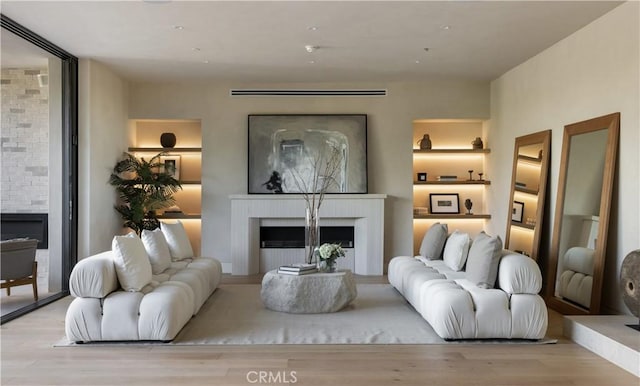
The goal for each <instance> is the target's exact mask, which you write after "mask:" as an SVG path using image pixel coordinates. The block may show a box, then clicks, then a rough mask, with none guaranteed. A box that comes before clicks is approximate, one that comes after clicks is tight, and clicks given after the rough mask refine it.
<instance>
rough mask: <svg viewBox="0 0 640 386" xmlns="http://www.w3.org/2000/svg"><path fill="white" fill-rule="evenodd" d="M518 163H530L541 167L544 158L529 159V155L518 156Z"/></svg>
mask: <svg viewBox="0 0 640 386" xmlns="http://www.w3.org/2000/svg"><path fill="white" fill-rule="evenodd" d="M518 161H525V162H528V163H532V164H536V165H540V164H541V163H542V158H535V157H529V156H527V155H518Z"/></svg>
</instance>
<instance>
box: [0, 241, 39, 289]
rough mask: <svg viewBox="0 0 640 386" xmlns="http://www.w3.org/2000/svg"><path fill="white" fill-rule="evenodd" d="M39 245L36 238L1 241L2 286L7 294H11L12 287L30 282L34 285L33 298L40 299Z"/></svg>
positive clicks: (0, 285)
mask: <svg viewBox="0 0 640 386" xmlns="http://www.w3.org/2000/svg"><path fill="white" fill-rule="evenodd" d="M37 246H38V240H35V239H13V240H7V241H2V242H0V279H2V283H1V284H0V288H6V289H7V296H10V295H11V287H16V286H21V285H28V284H30V285H31V286H32V287H33V299H34V300H38V285H37V283H36V279H37V277H38V275H37V271H38V262H36V248H37Z"/></svg>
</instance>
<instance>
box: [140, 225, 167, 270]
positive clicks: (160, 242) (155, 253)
mask: <svg viewBox="0 0 640 386" xmlns="http://www.w3.org/2000/svg"><path fill="white" fill-rule="evenodd" d="M142 243H143V244H144V249H145V250H146V251H147V255H149V262H150V263H151V271H152V272H153V274H154V275H158V274H160V273H162V272H164V271H165V270H166V269H167V268H169V267H170V266H171V251H170V250H169V244H167V240H166V239H165V238H164V233H162V230H161V229H159V228H158V229H155V230H152V231H150V230H146V229H145V230H143V231H142Z"/></svg>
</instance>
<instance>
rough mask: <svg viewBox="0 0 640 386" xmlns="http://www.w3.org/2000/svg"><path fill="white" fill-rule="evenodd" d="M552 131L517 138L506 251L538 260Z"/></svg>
mask: <svg viewBox="0 0 640 386" xmlns="http://www.w3.org/2000/svg"><path fill="white" fill-rule="evenodd" d="M550 141H551V131H550V130H546V131H541V132H538V133H534V134H529V135H525V136H522V137H518V138H516V143H515V148H514V155H513V171H512V182H511V195H510V197H511V200H510V201H511V202H510V203H509V208H511V210H510V211H509V218H508V219H507V232H506V238H505V248H507V249H510V250H513V251H516V252H519V253H522V254H524V255H527V256H530V257H531V258H533V259H534V260H537V259H538V249H539V248H540V235H541V228H542V223H543V215H544V202H545V195H546V194H545V193H546V186H547V174H548V168H549V148H550Z"/></svg>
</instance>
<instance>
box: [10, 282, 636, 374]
mask: <svg viewBox="0 0 640 386" xmlns="http://www.w3.org/2000/svg"><path fill="white" fill-rule="evenodd" d="M259 281H260V277H259V276H251V277H240V278H239V277H230V276H226V275H225V278H224V279H223V282H224V283H225V284H242V283H259ZM357 281H358V282H360V283H386V279H385V278H379V277H376V278H369V277H364V278H363V277H358V278H357ZM70 301H71V299H70V298H65V299H63V300H60V301H58V302H55V303H53V304H51V305H48V306H46V307H44V308H42V309H39V310H37V311H35V312H32V313H30V314H28V315H26V316H23V317H21V318H18V319H16V320H14V321H11V322H9V323H5V324H4V325H2V328H1V331H0V339H1V348H2V352H1V362H2V363H1V366H2V374H1V379H0V384H2V385H230V386H231V385H252V384H281V385H282V384H299V385H334V386H350V385H368V386H369V385H372V386H375V385H380V386H383V385H395V384H397V385H445V386H446V385H492V386H493V385H511V386H513V385H563V386H565V385H579V386H605V385H606V386H609V385H633V386H638V385H639V384H640V380H639V379H638V378H636V377H634V376H633V375H631V374H630V373H627V372H626V371H624V370H622V369H620V368H618V367H617V366H615V365H613V364H611V363H609V362H608V361H606V360H604V359H602V358H600V357H599V356H597V355H595V354H593V353H591V352H590V351H588V350H586V349H584V348H582V347H581V346H579V345H577V344H574V343H572V342H570V341H567V340H566V339H564V338H563V337H562V336H561V334H562V317H561V316H560V315H558V314H556V313H554V312H551V314H550V326H549V334H548V335H549V336H551V337H555V338H558V339H559V342H558V344H555V345H516V344H510V345H466V344H448V345H261V346H192V347H187V346H160V345H158V346H155V345H146V346H127V345H114V346H81V347H58V348H54V347H53V346H52V345H53V343H55V342H57V341H58V340H60V339H61V338H62V337H63V336H64V314H65V311H66V308H67V306H68V304H69V303H70ZM336 328H339V326H336Z"/></svg>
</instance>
